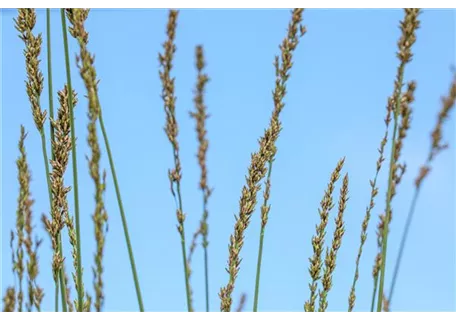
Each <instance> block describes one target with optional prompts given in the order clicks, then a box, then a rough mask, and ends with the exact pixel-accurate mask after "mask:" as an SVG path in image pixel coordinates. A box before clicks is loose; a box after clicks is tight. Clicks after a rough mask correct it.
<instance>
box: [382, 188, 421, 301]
mask: <svg viewBox="0 0 456 320" xmlns="http://www.w3.org/2000/svg"><path fill="white" fill-rule="evenodd" d="M419 193H420V188H416V189H415V193H414V195H413V199H412V203H411V205H410V210H409V213H408V216H407V222H406V223H405V227H404V232H403V233H402V239H401V244H400V247H399V253H398V254H397V259H396V265H395V266H394V273H393V280H392V282H391V287H390V291H389V295H388V301H390V303H391V299H392V298H393V293H394V288H395V287H396V280H397V275H398V273H399V267H400V265H401V260H402V256H403V254H404V248H405V242H406V241H407V236H408V233H409V230H410V225H411V224H412V219H413V215H414V213H415V206H416V202H417V200H418V195H419Z"/></svg>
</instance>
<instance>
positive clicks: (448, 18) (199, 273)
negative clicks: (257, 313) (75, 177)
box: [1, 10, 456, 311]
mask: <svg viewBox="0 0 456 320" xmlns="http://www.w3.org/2000/svg"><path fill="white" fill-rule="evenodd" d="M15 16H16V11H13V10H2V22H1V24H2V26H1V30H2V35H1V39H2V50H1V54H2V63H1V68H2V69H1V75H2V87H1V88H2V91H1V92H2V94H1V103H2V105H1V110H2V117H1V120H2V123H1V128H2V130H1V131H2V141H1V145H2V157H1V160H2V164H1V165H2V175H1V181H2V186H1V190H2V203H1V208H2V210H1V219H2V220H1V222H2V223H1V240H2V244H1V252H2V254H1V257H2V263H1V276H2V277H1V280H2V282H1V289H2V294H3V293H4V292H5V289H6V287H7V286H9V285H12V284H14V279H13V277H12V272H11V261H10V249H9V230H10V229H11V228H13V227H14V223H15V222H14V221H15V210H16V198H17V190H18V183H17V180H16V167H15V159H16V158H17V156H18V151H17V140H18V137H19V126H20V124H23V125H24V126H25V127H26V129H27V131H28V132H29V135H28V138H27V141H26V147H27V152H28V158H29V162H30V167H31V170H32V176H33V181H32V184H31V188H32V192H33V197H34V198H35V200H36V202H35V205H34V207H33V209H34V214H35V224H36V225H37V229H38V230H39V232H40V235H41V236H42V237H43V238H44V239H45V241H44V243H43V246H42V248H41V250H40V253H39V256H40V275H39V280H38V281H39V284H40V285H41V286H43V287H44V289H45V292H46V296H45V299H44V305H43V307H44V309H45V310H52V308H53V281H52V275H51V272H50V263H51V262H50V259H51V249H50V242H49V239H48V238H47V236H46V235H45V234H44V231H43V229H42V226H41V223H40V222H39V220H38V216H39V215H40V214H41V213H43V212H44V213H48V211H49V203H48V201H47V194H46V183H45V173H44V168H43V164H42V155H41V148H40V138H39V134H38V133H37V131H36V128H35V126H34V123H33V120H32V115H31V112H30V106H29V102H28V99H27V96H26V94H25V86H24V80H25V78H26V73H25V67H24V58H23V56H22V50H23V43H22V42H21V41H20V39H19V38H18V37H17V31H16V30H15V29H14V25H13V21H12V19H13V17H15ZM303 17H304V24H305V25H306V26H307V29H308V32H307V34H306V35H305V36H304V38H302V41H301V44H300V45H299V47H298V49H297V51H296V54H295V57H294V67H293V69H292V72H291V78H290V81H289V85H288V94H287V97H286V106H285V109H284V111H283V114H282V115H283V117H282V122H283V131H282V133H281V135H280V137H279V140H278V144H277V146H278V153H277V160H276V162H275V165H274V170H273V174H272V191H271V192H272V194H271V199H270V203H271V205H272V208H271V212H270V216H269V223H268V226H267V230H266V238H265V248H264V256H263V269H262V282H261V289H260V290H261V291H260V302H259V309H260V310H262V311H301V310H302V308H303V303H304V302H305V300H307V299H308V297H309V289H308V282H309V274H308V271H307V269H308V266H309V263H308V258H309V257H310V256H311V255H312V246H311V237H312V235H313V234H314V227H315V224H316V223H318V221H319V217H318V211H317V209H318V207H319V202H320V200H321V197H322V196H323V192H324V189H325V187H326V184H327V182H328V178H329V175H330V173H331V171H332V170H333V168H334V166H335V164H336V162H337V161H338V159H339V158H341V157H343V156H345V157H346V164H345V168H344V172H348V173H349V176H350V186H349V189H350V200H349V203H348V206H347V210H346V213H345V221H346V233H345V236H344V239H343V242H342V247H341V249H340V251H339V255H338V260H337V268H336V271H335V274H334V287H333V289H332V291H331V292H330V294H329V297H328V301H329V308H328V310H331V311H344V310H346V309H347V298H348V293H349V289H350V286H351V282H352V279H353V273H354V266H355V258H356V254H357V250H358V246H359V236H360V227H361V222H362V219H363V217H364V213H365V207H366V205H367V204H368V201H369V196H370V188H369V179H372V178H373V175H374V171H375V162H376V160H377V157H378V153H377V148H378V146H379V142H380V139H381V137H382V136H383V133H384V124H383V118H384V115H385V103H386V99H387V97H388V96H389V95H390V94H391V92H392V90H393V80H394V77H395V73H396V67H397V64H398V62H397V59H396V57H395V51H396V42H397V40H398V38H399V35H400V30H399V28H398V24H399V20H400V19H402V17H403V13H402V11H400V10H308V11H305V12H304V15H303ZM289 18H290V14H289V11H288V10H183V11H181V13H180V15H179V19H178V29H177V38H176V44H177V48H178V50H177V52H176V56H175V69H174V73H173V74H174V75H175V76H176V95H177V97H178V100H177V107H176V108H177V110H176V112H177V119H178V122H179V126H180V135H179V142H180V146H181V159H182V167H183V169H182V170H183V179H182V188H183V201H184V211H185V212H186V213H187V220H186V231H187V241H188V242H189V241H190V238H191V234H192V233H193V231H194V230H195V229H196V227H197V225H198V221H199V219H200V216H201V194H200V191H199V190H198V188H197V186H198V181H199V174H200V171H199V167H198V165H197V160H196V157H195V154H196V150H197V140H196V133H195V130H194V127H195V123H194V120H193V119H190V117H189V115H188V112H189V111H190V110H192V109H193V107H194V106H193V102H192V98H193V88H194V86H195V80H196V70H195V67H194V48H195V46H196V45H197V44H203V45H204V49H205V54H206V60H207V73H208V74H209V76H210V78H211V81H210V83H209V84H208V86H207V95H206V99H207V105H208V109H209V112H210V114H211V118H210V119H209V120H208V124H207V126H208V138H209V140H210V148H209V153H208V169H209V176H208V179H209V184H210V186H212V187H214V188H215V191H214V193H213V196H212V197H211V199H210V205H209V208H210V209H209V210H210V217H209V228H210V229H209V241H210V245H209V256H210V270H209V272H210V293H211V297H210V304H211V309H212V310H219V305H220V303H219V298H218V292H219V289H220V287H221V286H223V285H225V284H226V282H227V280H228V275H227V273H226V272H225V267H226V263H227V258H228V250H227V245H228V240H229V236H230V234H231V233H232V232H233V224H234V217H233V215H234V214H235V213H237V212H238V200H239V197H240V194H241V188H242V186H243V184H244V176H245V174H246V172H247V167H248V165H249V162H250V154H251V153H252V152H254V151H255V150H257V148H258V144H257V139H258V138H259V137H260V135H261V134H262V133H263V130H264V128H265V126H266V125H267V124H268V119H269V117H270V114H271V110H272V108H273V103H272V97H271V91H272V89H273V86H274V68H273V65H272V62H273V59H274V55H276V54H278V52H279V49H278V45H279V43H280V42H281V40H282V39H283V37H284V36H285V32H286V26H287V24H288V21H289ZM420 18H421V22H422V23H421V28H420V29H419V30H418V32H417V42H416V44H415V46H414V49H413V51H414V53H415V56H414V59H413V62H412V63H411V64H410V65H409V66H408V67H407V70H406V79H407V80H416V81H417V84H418V85H417V90H416V102H415V103H414V104H413V120H412V128H411V130H410V132H409V135H408V137H407V140H406V141H405V145H404V149H403V159H404V160H405V161H406V163H407V169H408V170H407V173H406V176H405V177H404V179H403V181H402V183H401V185H400V187H399V189H398V195H397V196H396V198H395V200H394V212H395V214H394V220H393V221H392V225H391V234H390V240H389V246H388V249H389V250H388V269H387V275H386V288H388V287H389V283H390V279H391V275H392V267H393V264H392V263H393V261H394V259H395V257H396V253H397V249H398V243H399V240H400V235H401V232H402V228H403V225H404V222H405V218H406V213H407V210H408V206H409V204H410V201H411V197H412V194H413V180H414V179H415V176H416V174H417V172H418V168H419V166H420V165H421V163H422V162H423V161H424V160H425V158H426V156H427V152H428V150H429V145H430V138H429V134H430V131H431V130H432V128H433V126H434V124H435V120H436V116H437V113H438V110H439V108H440V106H441V104H440V97H441V96H442V95H444V94H446V93H447V92H448V87H449V84H450V81H451V77H452V75H451V71H450V66H451V65H452V64H453V65H454V64H455V45H456V43H455V39H456V35H455V11H454V10H453V11H450V10H446V11H442V10H425V11H424V13H423V14H422V15H421V17H420ZM166 21H167V11H165V10H93V11H92V12H91V13H90V15H89V19H88V21H87V24H86V27H87V29H88V31H89V32H90V43H89V49H90V50H91V51H92V52H94V53H95V54H96V62H95V66H96V69H97V73H98V76H99V78H100V79H101V83H100V86H99V88H100V89H99V90H100V101H101V104H102V108H103V114H104V118H105V123H106V126H107V130H108V134H109V137H110V141H111V147H112V149H113V153H114V157H115V161H116V167H117V171H118V177H119V180H120V187H121V192H122V197H123V201H124V205H125V210H126V214H127V218H128V224H129V227H130V232H131V237H132V243H133V248H134V252H135V256H136V263H137V268H138V272H139V277H140V281H141V288H142V292H143V299H144V304H145V308H146V310H148V311H184V310H186V302H185V301H186V300H185V287H184V280H183V270H182V269H183V268H182V257H181V252H180V239H179V234H178V233H177V231H176V223H177V221H176V217H175V204H174V201H173V198H172V196H171V194H170V191H169V182H168V177H167V171H168V168H170V167H171V166H172V152H171V147H170V145H169V142H168V140H167V138H166V136H165V133H164V132H163V126H164V123H165V114H164V111H163V105H162V101H161V99H160V92H161V87H160V80H159V77H158V67H159V64H158V59H157V55H158V52H161V50H162V48H161V43H162V42H163V41H164V40H165V25H166ZM36 30H37V31H38V32H43V33H45V11H44V10H39V11H38V19H37V25H36ZM45 44H46V42H45V41H44V45H45ZM52 50H53V52H52V54H53V60H52V63H53V82H54V89H55V90H58V89H59V90H60V89H62V87H63V84H64V81H65V68H64V58H63V44H62V31H61V25H60V13H59V11H56V10H53V11H52ZM70 50H71V55H72V57H74V56H75V53H76V52H77V46H76V43H75V41H73V39H71V41H70ZM72 61H73V63H72V72H73V77H72V78H73V84H74V87H75V90H76V91H77V92H78V93H79V100H80V102H79V104H78V106H77V108H76V109H75V117H76V134H77V136H78V168H79V173H80V174H79V179H80V180H79V181H80V201H81V208H80V212H81V234H82V250H83V252H82V261H83V265H84V267H85V270H84V271H85V272H84V282H85V286H86V288H87V289H88V290H90V292H93V288H92V272H91V266H92V265H93V254H94V248H95V241H94V228H93V224H92V220H91V215H92V212H93V209H94V202H93V196H92V194H93V192H94V187H93V184H92V181H91V179H90V176H89V174H88V166H87V161H86V159H85V156H86V155H87V154H89V150H88V147H87V143H86V136H87V129H86V124H87V116H86V112H87V101H86V100H85V99H84V98H83V96H84V94H85V89H84V86H83V83H82V81H81V79H80V77H79V75H78V74H77V71H76V67H75V62H74V61H75V60H74V58H72ZM41 69H42V70H43V72H44V71H46V70H47V62H46V51H45V49H44V48H43V51H42V62H41ZM44 74H45V79H46V78H47V77H46V72H44ZM54 98H55V105H57V99H56V94H55V95H54ZM47 99H48V96H47V82H46V83H45V89H44V90H43V94H42V98H41V101H42V104H43V107H45V108H47V102H46V101H47ZM100 137H101V136H100ZM444 139H445V140H446V141H447V142H448V143H449V144H450V146H451V147H450V149H449V150H447V151H445V152H444V153H442V154H441V155H439V157H438V158H437V159H436V160H435V162H434V168H433V170H432V173H431V174H430V176H429V177H428V179H427V180H426V181H425V183H424V186H423V189H422V193H421V197H420V199H419V203H418V208H417V210H416V216H415V220H414V223H413V227H412V230H411V232H410V238H409V241H408V247H407V249H406V253H405V256H404V261H403V265H402V270H401V271H402V272H401V273H400V279H399V282H398V285H397V289H396V293H395V299H394V301H393V309H394V310H397V311H411V310H414V311H431V310H432V311H455V310H456V288H455V286H456V276H455V270H456V259H455V252H456V247H455V244H456V241H455V227H456V225H455V215H454V213H455V201H454V194H455V183H454V181H455V166H454V163H455V151H454V150H455V149H454V146H455V144H456V140H455V126H454V116H453V119H452V120H450V121H448V123H447V124H446V125H445V128H444ZM389 150H390V148H389V147H387V149H386V155H387V161H388V155H389V152H390V151H389ZM103 151H104V148H103ZM386 163H387V162H386ZM102 166H103V168H106V169H107V171H108V172H109V166H108V162H107V157H106V154H105V153H104V152H103V155H102ZM385 167H386V166H385ZM67 173H68V174H67V176H66V183H67V184H72V174H71V171H70V170H68V172H67ZM386 174H387V171H386V170H383V171H382V173H381V177H380V181H379V184H380V193H379V196H378V198H377V206H376V207H375V209H374V211H373V216H372V220H371V223H370V225H369V235H368V240H367V242H366V245H365V250H364V254H363V257H362V261H361V271H360V279H359V285H358V287H357V293H358V298H357V303H356V310H359V311H363V310H364V311H365V310H368V309H369V307H370V300H371V294H372V282H373V281H372V276H371V272H372V265H373V261H374V256H375V254H376V235H375V229H376V224H377V222H378V214H379V213H380V212H381V211H382V210H383V209H384V198H385V192H386V191H385V184H386V180H387V175H386ZM339 188H340V185H338V186H337V189H336V190H338V189H339ZM259 195H260V197H261V194H259ZM335 195H336V196H338V191H337V192H336V194H335ZM260 199H261V198H260ZM260 201H261V200H260ZM69 202H70V206H71V208H73V196H72V195H71V196H70V197H69ZM106 207H107V211H108V214H109V231H108V235H107V242H106V252H105V260H104V261H105V274H104V277H105V278H104V279H105V292H106V303H105V310H109V311H132V310H137V302H136V296H135V291H134V286H133V282H132V276H131V272H130V268H129V262H128V255H127V249H126V246H125V243H124V235H123V231H122V225H121V220H120V215H119V211H118V207H117V202H116V197H115V192H114V186H113V183H112V179H111V175H110V174H108V186H107V191H106ZM335 213H336V212H335V211H333V212H332V215H331V219H330V223H329V226H328V235H329V236H328V242H327V243H329V241H330V236H331V235H332V231H333V228H334V223H333V217H334V216H335ZM259 229H260V212H259V210H257V211H256V212H255V213H254V215H253V217H252V221H251V224H250V227H249V229H248V230H247V232H246V238H245V246H244V249H243V251H242V254H241V255H242V259H243V260H242V264H241V270H240V273H239V277H238V281H237V283H236V288H235V292H234V295H233V299H234V304H235V305H237V301H238V299H239V297H240V295H241V294H242V293H244V292H245V293H246V294H247V310H251V308H252V303H253V293H254V278H255V270H256V260H257V249H258V237H259ZM64 240H67V238H66V236H65V237H64ZM65 248H66V250H65V251H66V253H67V257H68V263H67V270H71V263H70V259H71V258H70V254H69V244H68V242H65ZM202 259H203V254H202V250H200V249H199V250H197V252H196V254H195V257H194V260H193V261H194V262H193V270H194V274H193V276H192V280H191V281H192V286H193V291H194V300H195V309H196V310H204V277H203V274H204V273H203V264H202V262H203V260H202ZM72 287H73V288H74V285H73V284H72ZM73 297H75V293H74V290H73Z"/></svg>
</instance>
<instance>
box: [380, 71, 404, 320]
mask: <svg viewBox="0 0 456 320" xmlns="http://www.w3.org/2000/svg"><path fill="white" fill-rule="evenodd" d="M404 69H405V63H401V65H400V67H399V79H398V86H397V91H396V97H395V102H396V106H395V109H394V128H393V137H392V138H391V158H390V167H389V176H388V192H387V195H386V213H385V224H384V227H383V235H382V264H381V268H380V283H379V290H378V302H377V312H381V311H382V301H383V286H384V283H385V273H386V252H387V249H388V232H389V230H388V229H389V222H390V220H391V198H392V194H393V193H392V191H393V174H394V166H395V165H396V164H395V152H396V134H397V128H398V118H399V113H400V110H399V109H400V107H401V98H400V96H401V88H402V84H403V79H404Z"/></svg>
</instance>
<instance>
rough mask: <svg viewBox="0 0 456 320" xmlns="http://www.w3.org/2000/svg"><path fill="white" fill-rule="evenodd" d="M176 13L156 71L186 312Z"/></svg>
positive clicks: (189, 306) (171, 15)
mask: <svg viewBox="0 0 456 320" xmlns="http://www.w3.org/2000/svg"><path fill="white" fill-rule="evenodd" d="M178 15H179V12H178V11H177V10H170V11H169V16H168V24H167V27H166V34H167V36H168V38H167V40H166V42H165V43H163V49H164V53H163V54H162V53H160V54H159V56H158V60H159V62H160V66H161V69H160V71H159V75H160V80H161V83H162V99H163V103H164V109H165V113H166V125H165V132H166V135H167V137H168V140H169V142H170V143H171V146H172V149H173V158H174V168H173V169H170V170H169V171H168V177H169V181H170V184H171V193H172V195H173V197H174V200H175V201H176V203H178V205H177V210H176V216H177V222H178V226H177V230H178V231H179V234H180V237H181V245H182V260H183V263H184V280H185V292H186V295H187V309H188V311H193V307H192V298H191V295H192V293H191V288H190V282H189V275H190V274H189V272H188V265H187V256H186V255H187V254H186V250H187V249H186V245H185V228H184V222H185V213H184V209H183V206H182V195H181V183H180V182H181V178H182V168H181V163H180V158H179V142H178V141H177V136H178V132H179V129H178V125H177V120H176V114H175V110H176V97H175V95H174V78H173V77H171V70H172V67H173V58H174V53H175V52H176V45H175V43H174V39H175V36H176V27H177V17H178ZM174 188H176V191H175V190H174Z"/></svg>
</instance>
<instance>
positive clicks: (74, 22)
mask: <svg viewBox="0 0 456 320" xmlns="http://www.w3.org/2000/svg"><path fill="white" fill-rule="evenodd" d="M66 14H67V17H68V20H69V21H70V23H71V26H70V27H69V32H70V34H71V35H72V36H73V37H74V38H75V39H76V40H77V41H78V44H79V47H80V59H81V60H82V63H84V60H83V59H82V57H83V56H86V57H85V59H86V60H87V62H90V63H91V64H92V66H91V67H90V66H89V69H90V70H91V71H90V72H88V74H87V75H86V76H87V77H88V81H89V82H90V83H89V85H90V87H91V88H92V89H90V90H89V89H88V92H89V93H91V94H92V96H93V97H92V99H95V100H96V103H97V107H96V108H97V111H98V114H97V117H98V121H99V124H100V129H101V132H102V134H103V140H104V144H105V147H106V153H107V155H108V160H109V166H110V168H111V174H112V179H113V181H114V188H115V191H116V198H117V204H118V206H119V211H120V217H121V220H122V227H123V231H124V236H125V243H126V245H127V250H128V256H129V260H130V267H131V272H132V275H133V281H134V284H135V291H136V297H137V300H138V306H139V311H141V312H144V304H143V300H142V294H141V288H140V285H139V277H138V272H137V270H136V263H135V257H134V254H133V248H132V244H131V240H130V234H129V231H128V224H127V218H126V215H125V210H124V206H123V202H122V197H121V193H120V186H119V182H118V179H117V173H116V168H115V164H114V159H113V156H112V152H111V146H110V143H109V139H108V134H107V131H106V127H105V124H104V120H103V112H102V109H101V105H100V101H99V99H98V80H97V79H96V71H95V68H94V67H93V62H94V56H93V55H91V54H90V52H89V51H88V49H87V44H88V42H89V33H88V32H87V31H86V29H85V26H84V23H85V21H86V19H87V17H88V15H89V10H88V9H66ZM63 15H64V14H63V11H62V19H63ZM89 60H90V61H89ZM86 67H87V66H86ZM89 78H93V79H89ZM85 82H86V80H85ZM86 87H87V83H86ZM89 102H90V97H89Z"/></svg>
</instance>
